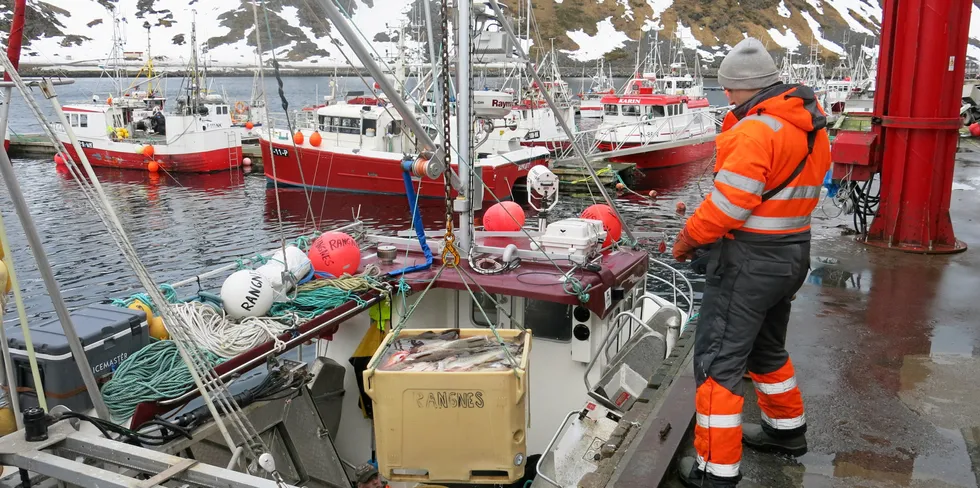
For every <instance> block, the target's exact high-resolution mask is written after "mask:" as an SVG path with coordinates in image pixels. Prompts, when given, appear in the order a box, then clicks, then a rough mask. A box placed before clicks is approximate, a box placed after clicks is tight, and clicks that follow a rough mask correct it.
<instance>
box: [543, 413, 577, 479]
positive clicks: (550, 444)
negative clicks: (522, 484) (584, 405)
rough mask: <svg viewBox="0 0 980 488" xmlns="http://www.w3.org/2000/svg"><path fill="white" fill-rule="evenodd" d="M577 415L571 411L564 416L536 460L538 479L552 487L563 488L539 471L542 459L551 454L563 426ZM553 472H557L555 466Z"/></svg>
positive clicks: (556, 466)
mask: <svg viewBox="0 0 980 488" xmlns="http://www.w3.org/2000/svg"><path fill="white" fill-rule="evenodd" d="M578 414H579V411H578V410H572V411H571V412H568V415H566V416H565V420H562V422H561V425H559V426H558V430H557V431H555V435H554V436H552V437H551V440H550V441H548V445H547V446H545V448H544V451H542V452H543V454H542V455H541V457H540V458H538V465H537V469H538V477H539V478H541V479H543V480H545V481H547V482H548V483H551V484H552V485H554V486H557V487H558V488H564V487H562V486H561V484H560V483H558V482H557V481H555V480H553V479H551V478H549V477H548V475H546V474H544V471H543V470H542V469H541V464H542V463H543V462H544V458H545V457H547V456H548V453H549V452H551V449H552V448H554V447H555V443H556V442H558V438H559V437H561V434H562V431H563V430H565V426H566V425H568V421H569V420H571V419H572V417H574V416H576V415H578ZM554 458H555V457H554V456H552V459H554ZM555 471H556V472H557V471H558V465H557V464H555Z"/></svg>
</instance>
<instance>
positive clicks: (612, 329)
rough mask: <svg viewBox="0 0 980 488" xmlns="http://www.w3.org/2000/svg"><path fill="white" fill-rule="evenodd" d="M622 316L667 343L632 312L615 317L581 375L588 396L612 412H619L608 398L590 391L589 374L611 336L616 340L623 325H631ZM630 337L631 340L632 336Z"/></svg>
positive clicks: (621, 313)
mask: <svg viewBox="0 0 980 488" xmlns="http://www.w3.org/2000/svg"><path fill="white" fill-rule="evenodd" d="M624 316H625V317H627V318H629V319H631V320H634V321H636V322H637V323H639V324H640V326H641V327H643V328H645V329H646V330H647V332H649V333H650V334H651V335H653V336H654V337H657V338H658V339H660V340H662V341H664V344H666V343H667V339H666V338H665V337H664V336H663V334H661V333H659V332H657V331H655V330H653V328H652V327H650V325H649V324H647V323H646V322H643V321H642V320H640V319H639V318H638V317H637V316H636V315H635V314H633V312H632V311H625V312H620V313H619V314H617V315H616V317H615V319H614V320H615V324H614V325H613V326H612V327H610V328H609V330H608V331H607V332H606V337H604V338H603V339H602V342H600V343H599V349H598V350H597V351H596V353H595V355H593V356H592V359H591V360H589V364H588V366H586V367H585V374H584V375H583V379H584V381H585V390H586V391H587V392H588V394H589V396H591V397H592V398H595V399H596V400H599V402H600V403H602V404H603V405H605V406H606V407H609V408H612V409H614V410H619V407H617V406H616V404H615V403H613V402H612V401H611V400H609V398H607V397H605V396H603V395H600V394H598V393H595V392H594V391H592V382H591V381H590V380H589V374H591V373H592V370H593V369H595V365H596V364H597V362H598V360H599V356H600V351H606V350H607V348H608V347H609V345H610V341H611V339H612V338H613V336H615V337H616V338H617V340H618V338H619V334H620V332H622V330H623V324H628V323H632V322H630V321H623V320H622V318H623V317H624ZM614 332H615V334H614ZM630 337H631V338H632V335H631V336H630ZM617 353H618V352H617Z"/></svg>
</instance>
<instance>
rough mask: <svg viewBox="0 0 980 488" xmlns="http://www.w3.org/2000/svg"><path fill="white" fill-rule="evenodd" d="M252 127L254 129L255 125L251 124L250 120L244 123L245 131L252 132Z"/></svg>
mask: <svg viewBox="0 0 980 488" xmlns="http://www.w3.org/2000/svg"><path fill="white" fill-rule="evenodd" d="M253 127H255V124H253V123H252V121H251V120H249V121H248V122H245V129H246V130H252V128H253Z"/></svg>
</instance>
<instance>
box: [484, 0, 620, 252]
mask: <svg viewBox="0 0 980 488" xmlns="http://www.w3.org/2000/svg"><path fill="white" fill-rule="evenodd" d="M490 6H491V7H493V11H494V13H495V14H497V18H498V20H499V21H500V25H502V26H504V30H505V31H506V32H507V35H508V36H510V39H511V42H513V43H514V46H515V47H516V48H517V54H518V55H519V56H520V57H521V58H522V59H523V60H524V63H526V64H527V71H528V73H530V74H531V77H532V78H534V82H535V83H537V84H538V86H540V87H541V95H542V96H544V99H545V101H546V102H548V106H549V107H551V111H552V112H554V114H555V119H556V120H558V124H559V125H561V128H562V130H563V131H565V135H567V136H568V140H569V142H571V143H572V149H573V150H574V151H575V154H578V157H579V159H581V160H582V165H583V166H585V169H587V170H588V171H589V175H591V176H592V179H593V180H595V182H596V186H597V187H599V193H601V194H602V198H603V199H604V200H605V201H606V204H608V205H609V207H610V208H611V209H612V211H613V213H614V214H616V218H617V219H619V221H620V222H623V223H625V222H626V221H625V220H623V216H622V215H620V214H619V209H617V208H616V205H614V204H613V201H612V198H610V197H609V193H608V192H607V191H606V187H604V186H602V184H601V183H599V175H597V174H596V172H595V168H593V167H592V165H591V164H590V163H589V159H588V158H587V157H585V151H584V150H583V149H582V146H581V145H580V144H579V143H578V142H576V141H575V134H574V133H572V129H570V128H569V127H568V121H566V120H565V118H564V117H559V116H558V115H559V114H560V113H561V112H560V111H559V110H558V106H557V105H555V101H554V100H553V99H552V98H551V95H550V94H549V93H548V90H545V89H544V82H542V81H541V77H540V76H538V73H537V71H535V70H534V65H533V64H531V58H529V57H528V56H527V54H525V53H524V49H523V48H522V47H521V45H520V43H519V42H518V39H517V36H515V35H514V28H513V27H512V26H511V25H510V20H508V19H507V18H506V17H504V13H503V12H502V11H501V10H500V5H498V4H497V0H490ZM623 232H625V233H626V236H627V237H629V238H630V240H631V241H635V240H636V239H635V238H634V237H633V232H632V231H631V230H630V228H629V226H628V225H623Z"/></svg>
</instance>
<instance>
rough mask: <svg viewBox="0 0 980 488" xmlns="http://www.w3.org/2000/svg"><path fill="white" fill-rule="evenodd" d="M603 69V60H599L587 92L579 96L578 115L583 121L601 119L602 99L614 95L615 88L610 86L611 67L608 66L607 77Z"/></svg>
mask: <svg viewBox="0 0 980 488" xmlns="http://www.w3.org/2000/svg"><path fill="white" fill-rule="evenodd" d="M604 68H605V59H604V58H599V61H597V66H596V72H595V74H594V75H592V80H591V82H590V85H589V89H588V91H586V92H584V93H580V94H579V98H580V99H581V100H582V102H581V103H580V104H579V114H580V115H581V116H582V118H583V119H601V118H602V115H603V108H602V97H603V96H605V95H612V94H614V93H616V88H615V87H613V84H612V79H613V77H612V66H609V74H608V75H607V74H606V70H605V69H604Z"/></svg>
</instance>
